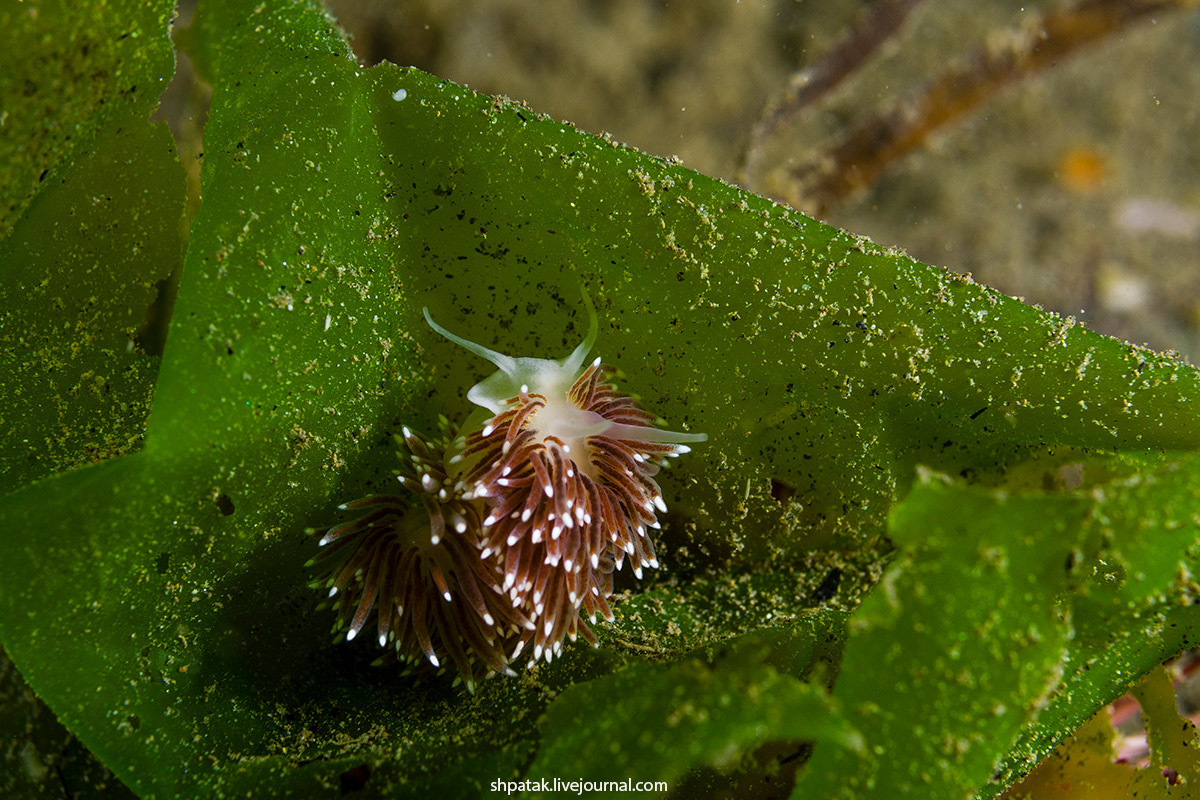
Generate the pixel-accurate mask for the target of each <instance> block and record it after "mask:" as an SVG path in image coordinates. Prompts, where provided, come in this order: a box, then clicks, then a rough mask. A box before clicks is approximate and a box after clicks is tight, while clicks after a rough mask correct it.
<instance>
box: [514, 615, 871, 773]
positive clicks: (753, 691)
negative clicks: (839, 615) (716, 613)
mask: <svg viewBox="0 0 1200 800" xmlns="http://www.w3.org/2000/svg"><path fill="white" fill-rule="evenodd" d="M823 627H824V626H823V625H821V624H819V623H818V624H810V625H801V626H798V627H797V628H794V629H792V630H790V631H788V634H789V635H787V636H784V637H777V638H776V641H774V642H772V643H771V644H770V645H767V643H766V642H765V641H763V639H762V637H760V636H756V635H751V636H750V637H747V639H745V640H743V641H741V642H739V643H737V644H736V645H735V646H734V647H732V648H721V650H723V651H724V652H717V653H714V652H712V651H710V652H708V653H706V654H704V655H702V656H693V657H690V658H685V659H682V660H679V661H677V662H675V663H673V664H671V665H669V666H659V665H649V664H647V665H636V666H632V667H629V668H627V669H624V670H621V671H620V672H617V673H614V674H612V675H608V676H606V677H603V678H598V679H596V680H594V681H589V682H587V683H580V684H577V685H575V686H572V687H570V688H568V689H567V690H566V691H564V692H563V693H562V694H561V695H559V696H558V697H557V698H556V699H555V700H554V702H552V703H551V704H550V706H549V708H548V709H547V711H546V715H545V717H544V718H543V720H542V723H541V730H542V742H543V744H542V747H541V750H540V751H539V753H538V756H537V759H536V760H535V761H534V763H533V765H532V766H531V767H530V769H529V773H528V775H527V779H528V780H529V781H531V782H532V786H534V787H546V786H552V785H553V782H554V779H555V778H558V779H559V780H565V779H567V776H569V779H570V780H577V781H584V782H592V783H594V784H600V783H603V782H605V781H662V782H664V783H665V784H667V785H669V786H675V785H676V782H677V781H678V780H679V779H680V777H681V776H683V775H684V773H686V772H687V771H688V770H691V769H693V768H695V767H696V766H699V765H705V764H711V765H713V766H716V767H719V768H723V769H729V768H730V767H731V766H733V765H734V764H735V763H737V761H738V760H739V759H740V758H741V757H742V756H743V753H745V752H747V751H752V750H754V749H756V748H758V747H761V746H762V745H765V744H767V743H769V742H801V741H812V740H814V739H817V738H820V739H821V740H822V741H823V742H825V743H826V745H827V746H835V745H836V746H839V747H843V748H846V749H847V750H848V751H849V752H850V753H856V752H858V751H861V749H862V740H861V738H860V737H859V736H858V734H857V733H855V732H854V731H853V730H852V729H851V728H849V727H848V726H847V725H846V724H845V723H844V722H843V721H842V720H841V719H840V718H839V717H838V716H837V714H836V713H834V712H833V710H832V709H831V707H830V701H829V696H828V695H827V694H826V693H825V692H824V690H823V689H822V688H819V687H817V686H814V685H812V684H809V683H805V682H803V681H801V680H799V679H797V678H796V677H794V676H792V675H788V674H785V673H781V672H780V671H778V670H777V669H776V668H775V667H773V666H772V665H770V664H769V663H767V659H768V658H770V657H771V656H772V655H773V654H775V653H776V652H784V653H792V652H796V651H800V652H804V651H811V649H812V648H813V641H812V640H813V638H814V637H815V636H817V635H819V634H820V633H821V632H822V628H823ZM585 720H586V723H585V722H583V721H585Z"/></svg>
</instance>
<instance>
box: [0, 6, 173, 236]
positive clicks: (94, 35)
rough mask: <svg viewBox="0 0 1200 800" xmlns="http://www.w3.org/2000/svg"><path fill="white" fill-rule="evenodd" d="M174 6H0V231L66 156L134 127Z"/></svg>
mask: <svg viewBox="0 0 1200 800" xmlns="http://www.w3.org/2000/svg"><path fill="white" fill-rule="evenodd" d="M174 13H175V4H174V3H173V2H168V0H122V2H119V3H85V4H81V3H72V2H70V0H26V1H25V2H17V3H5V4H4V5H3V6H0V54H3V55H0V63H2V64H3V67H4V69H3V70H2V71H0V98H3V106H2V107H0V125H3V130H4V136H2V137H0V239H4V238H7V237H8V236H9V235H11V234H12V232H13V226H14V225H15V224H16V222H17V220H18V219H20V218H21V216H22V214H24V213H25V209H26V208H27V207H28V206H29V204H30V203H31V202H32V201H33V199H34V198H35V197H37V196H38V195H39V194H41V193H42V192H43V191H44V190H45V188H46V187H47V186H52V185H54V184H55V183H56V180H55V179H56V178H59V177H64V176H63V175H62V173H63V172H64V170H65V171H68V172H69V170H70V167H71V165H72V164H73V163H74V159H75V157H76V156H78V155H86V154H87V153H89V152H94V151H95V149H96V145H95V143H94V142H93V139H95V138H96V137H97V136H102V135H103V136H111V135H112V134H113V132H114V131H115V130H116V129H117V128H121V127H125V126H131V125H133V124H134V123H141V124H142V126H143V127H144V123H145V121H146V120H147V118H148V117H149V116H150V113H151V112H152V111H153V110H154V108H155V107H156V106H157V105H158V97H159V95H160V94H162V92H163V90H164V89H165V88H166V87H167V82H168V81H169V80H170V78H171V73H172V72H173V71H174V66H175V53H174V49H173V47H172V46H171V40H170V38H169V37H168V36H167V24H168V23H169V21H170V20H171V18H172V16H173V15H174ZM151 152H154V151H151ZM113 179H114V180H115V179H116V176H113Z"/></svg>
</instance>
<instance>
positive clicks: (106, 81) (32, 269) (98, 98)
mask: <svg viewBox="0 0 1200 800" xmlns="http://www.w3.org/2000/svg"><path fill="white" fill-rule="evenodd" d="M77 5H78V4H71V3H61V2H29V3H5V4H4V5H3V7H2V8H0V54H3V55H0V67H2V68H0V98H2V100H0V126H2V128H3V131H4V134H3V136H0V277H2V278H3V280H0V397H3V398H4V402H3V404H0V494H4V493H7V492H10V491H12V490H13V489H16V488H18V487H20V486H23V485H25V484H27V483H29V482H31V481H33V480H36V479H38V478H42V477H45V476H46V475H48V474H50V473H52V472H55V471H59V470H62V469H66V468H69V467H73V466H79V465H82V464H88V463H92V462H94V461H97V460H101V459H103V458H107V457H111V456H112V455H115V454H119V453H122V452H127V451H128V450H130V449H131V448H132V447H134V446H136V444H137V443H138V442H140V439H141V436H142V433H143V431H144V426H145V420H146V416H147V414H148V412H149V408H150V398H151V396H152V394H153V389H154V380H155V376H156V370H157V367H158V361H157V359H155V358H152V357H149V356H147V355H146V354H145V353H143V352H141V350H140V348H139V347H138V344H137V331H138V329H139V328H140V327H141V325H142V324H143V321H144V318H145V316H146V312H147V308H148V307H149V306H150V304H151V302H152V301H153V300H154V298H155V295H156V288H155V283H156V282H157V281H159V280H161V279H163V278H165V277H166V276H168V275H170V274H171V272H172V271H173V270H174V269H176V268H177V267H178V266H179V264H180V260H181V257H182V240H181V236H180V233H181V231H180V225H181V219H182V214H183V191H184V183H183V171H182V169H181V167H180V165H179V163H178V160H177V159H176V157H175V148H174V143H173V141H172V139H171V136H170V133H169V132H168V131H167V129H166V126H165V125H158V126H152V125H150V124H149V121H148V119H149V116H150V113H151V111H153V110H154V107H155V105H156V104H157V101H158V96H159V94H160V93H161V91H162V89H163V88H164V87H165V85H166V80H167V78H169V76H170V74H171V70H172V67H173V63H174V53H173V50H172V47H171V42H170V39H169V37H168V36H167V31H166V25H167V21H168V20H169V19H170V16H171V14H172V12H173V9H174V3H172V2H161V1H160V2H141V3H135V2H131V3H128V4H126V7H123V8H122V9H121V13H114V11H113V9H109V8H106V7H104V6H103V5H98V4H88V5H86V7H77Z"/></svg>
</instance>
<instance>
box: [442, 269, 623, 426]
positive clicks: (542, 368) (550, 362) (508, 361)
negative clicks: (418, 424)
mask: <svg viewBox="0 0 1200 800" xmlns="http://www.w3.org/2000/svg"><path fill="white" fill-rule="evenodd" d="M583 301H584V303H585V304H586V305H587V311H588V332H587V335H586V336H585V337H584V338H583V341H582V342H581V343H580V344H579V346H578V347H576V348H575V349H574V350H572V351H571V353H570V354H569V355H567V356H566V357H564V358H558V359H554V358H514V357H513V356H506V355H504V354H503V353H497V352H496V351H495V350H489V349H488V348H486V347H484V346H483V345H481V344H476V343H475V342H472V341H470V340H468V339H464V338H462V337H461V336H457V335H455V334H453V333H451V332H450V331H448V330H446V329H445V328H443V327H442V326H441V325H438V324H437V323H436V322H434V321H433V317H431V316H430V315H429V309H428V308H424V309H422V311H423V312H424V314H425V321H426V322H428V323H429V327H431V328H433V329H434V330H435V331H437V332H438V333H440V334H441V335H442V336H444V337H446V338H447V339H449V340H450V341H452V342H454V343H455V344H457V345H459V346H460V347H463V348H465V349H467V350H469V351H471V352H472V353H474V354H475V355H477V356H480V357H481V358H485V359H487V360H488V361H490V362H492V363H493V364H495V365H496V367H498V369H497V371H496V372H494V373H492V374H491V375H489V376H488V377H486V378H484V379H483V380H481V381H480V382H479V383H477V384H475V385H474V386H472V387H471V388H470V389H469V390H468V391H467V399H468V400H470V401H471V402H472V403H474V404H475V405H477V406H483V407H484V408H486V409H488V410H489V411H491V412H492V413H493V414H499V413H500V412H501V411H503V410H504V409H505V407H506V406H505V403H506V401H507V400H509V399H510V398H513V397H516V396H517V395H518V394H520V393H521V387H528V391H530V392H535V393H537V394H540V395H544V396H545V397H547V398H558V397H565V396H566V394H567V392H568V391H569V390H570V388H571V384H573V383H575V379H576V378H577V377H578V376H579V373H580V371H581V369H582V368H583V362H584V359H586V358H587V356H588V353H589V352H591V350H592V348H593V347H594V346H595V345H596V335H597V333H598V332H599V328H600V324H599V321H598V319H597V317H596V308H595V306H593V305H592V300H591V298H590V297H588V296H587V293H586V292H585V293H584V295H583Z"/></svg>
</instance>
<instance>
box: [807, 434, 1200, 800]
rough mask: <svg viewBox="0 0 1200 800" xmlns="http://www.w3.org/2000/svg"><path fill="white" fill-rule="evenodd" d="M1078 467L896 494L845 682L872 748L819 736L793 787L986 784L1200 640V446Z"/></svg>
mask: <svg viewBox="0 0 1200 800" xmlns="http://www.w3.org/2000/svg"><path fill="white" fill-rule="evenodd" d="M1155 460H1156V461H1157V459H1155ZM1074 466H1075V468H1076V471H1077V472H1078V473H1081V475H1079V478H1080V479H1081V480H1085V481H1086V482H1087V485H1085V486H1084V487H1082V488H1079V489H1077V490H1073V491H1069V492H1050V493H1047V492H1041V491H1038V492H1028V491H1024V492H1019V493H1013V492H1012V491H1011V490H1009V489H1003V490H983V489H980V488H974V487H965V486H961V485H959V486H955V485H951V484H950V483H949V482H948V481H946V480H945V479H944V478H941V477H939V476H936V475H931V474H926V475H925V477H924V479H923V482H922V484H921V485H919V486H918V487H917V488H915V489H914V490H913V491H912V492H911V493H910V494H909V496H908V497H907V498H906V499H905V500H904V501H903V502H901V503H900V504H899V505H897V506H896V507H895V510H894V511H893V513H892V518H891V524H890V526H889V534H890V535H891V537H892V539H893V541H895V542H896V544H897V545H898V546H899V548H900V550H901V554H900V555H899V557H898V558H897V560H896V562H894V563H893V565H892V566H891V568H890V569H889V572H888V573H887V574H886V575H885V576H884V577H883V579H882V581H881V582H880V584H879V586H878V587H877V589H876V591H875V592H874V593H873V594H872V595H871V596H870V597H868V598H867V599H866V600H865V601H864V602H863V604H862V605H861V606H860V607H859V609H858V610H857V611H856V613H855V614H854V616H853V617H852V622H851V626H850V635H849V637H848V640H847V643H846V655H845V658H844V659H843V660H842V663H841V671H840V677H839V679H838V683H837V685H836V688H835V691H834V696H835V697H836V698H838V699H840V700H841V701H842V702H843V703H844V704H846V706H847V707H849V706H850V705H851V704H852V703H853V704H854V705H853V708H854V712H853V713H851V714H848V715H847V718H848V721H849V722H851V724H853V725H855V727H856V728H857V729H858V730H859V731H861V732H863V735H864V738H865V739H866V746H867V750H868V752H871V753H874V754H876V755H877V756H878V758H868V759H855V760H854V761H853V762H852V763H849V762H848V761H847V757H846V756H845V755H844V754H843V753H841V752H840V751H838V750H837V749H836V748H826V749H821V748H818V749H817V751H816V754H815V756H814V758H813V761H812V762H811V764H810V766H809V772H808V773H807V774H806V775H805V776H804V778H803V779H802V781H801V782H800V784H799V785H798V787H797V790H796V794H795V796H797V797H807V796H821V797H824V796H830V797H832V796H845V797H853V796H862V795H863V794H864V793H865V792H867V791H868V790H870V791H875V792H878V793H880V796H898V795H904V794H905V793H919V794H921V795H922V796H931V797H935V796H936V797H941V796H945V797H971V796H975V794H976V792H977V791H983V792H984V793H985V794H989V795H990V794H992V793H994V792H995V791H997V790H999V789H1001V788H1003V787H1004V786H1005V785H1007V784H1008V783H1011V782H1012V781H1013V780H1014V779H1015V778H1017V777H1019V775H1020V774H1021V772H1022V771H1024V770H1027V769H1028V768H1029V767H1031V766H1032V765H1033V763H1035V762H1036V760H1037V758H1039V757H1040V756H1042V755H1044V754H1045V753H1046V752H1047V751H1048V750H1049V749H1050V747H1052V746H1053V745H1054V744H1055V743H1056V742H1058V741H1059V740H1060V739H1062V738H1063V737H1064V736H1066V735H1068V734H1070V733H1071V732H1072V731H1073V730H1075V729H1076V728H1077V727H1079V726H1080V725H1082V724H1083V723H1084V722H1085V721H1086V720H1087V719H1088V718H1089V717H1091V716H1092V715H1093V714H1094V713H1095V712H1096V711H1097V710H1098V709H1099V708H1101V707H1103V706H1104V705H1105V704H1107V703H1109V702H1111V701H1112V700H1114V699H1115V698H1116V697H1118V696H1119V695H1121V694H1122V693H1124V692H1125V691H1126V690H1127V689H1128V688H1129V684H1130V682H1131V681H1135V680H1136V679H1137V677H1138V676H1140V675H1143V674H1145V673H1146V672H1147V671H1148V670H1149V669H1151V668H1152V667H1154V666H1155V665H1157V664H1158V663H1161V662H1162V661H1163V660H1165V659H1167V658H1169V657H1171V656H1173V655H1175V654H1176V653H1178V652H1179V651H1180V650H1181V649H1182V648H1183V647H1185V646H1187V644H1188V642H1195V641H1197V638H1198V636H1200V629H1197V628H1196V627H1195V622H1194V620H1193V619H1192V618H1193V617H1194V616H1195V615H1194V613H1188V614H1187V615H1186V616H1180V612H1183V611H1185V610H1186V611H1187V612H1191V611H1192V610H1191V609H1185V604H1190V603H1192V602H1194V601H1195V599H1196V598H1197V597H1200V593H1198V592H1197V587H1196V586H1195V585H1194V583H1192V581H1191V579H1190V575H1191V574H1192V573H1193V572H1194V571H1195V570H1196V569H1197V568H1198V567H1200V563H1198V562H1197V559H1198V558H1200V515H1198V514H1197V509H1198V508H1200V458H1197V457H1196V456H1187V457H1184V458H1181V459H1178V460H1171V461H1165V462H1162V463H1158V464H1157V465H1154V464H1153V463H1146V464H1142V465H1141V470H1140V471H1138V472H1133V470H1134V469H1135V468H1136V467H1137V465H1136V464H1134V463H1133V462H1130V461H1123V462H1120V463H1117V464H1112V463H1108V464H1104V463H1096V462H1095V461H1094V460H1093V462H1092V463H1091V464H1090V465H1089V466H1087V467H1082V466H1081V465H1079V464H1076V465H1074ZM1090 473H1096V476H1097V477H1095V478H1094V477H1092V476H1091V475H1090ZM1121 473H1124V474H1123V475H1122V474H1121ZM1093 480H1098V481H1099V482H1098V483H1092V481H1093ZM989 784H990V785H989Z"/></svg>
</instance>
